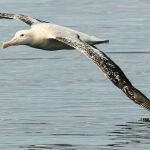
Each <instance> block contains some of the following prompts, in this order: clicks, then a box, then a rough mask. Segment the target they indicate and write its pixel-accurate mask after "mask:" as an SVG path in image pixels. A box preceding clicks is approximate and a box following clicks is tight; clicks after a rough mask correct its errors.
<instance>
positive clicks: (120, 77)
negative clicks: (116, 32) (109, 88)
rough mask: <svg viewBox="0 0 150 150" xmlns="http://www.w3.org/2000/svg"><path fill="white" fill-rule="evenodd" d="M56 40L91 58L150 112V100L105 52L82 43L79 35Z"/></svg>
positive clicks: (115, 83) (115, 82) (128, 94)
mask: <svg viewBox="0 0 150 150" xmlns="http://www.w3.org/2000/svg"><path fill="white" fill-rule="evenodd" d="M56 40H58V41H60V42H63V43H65V44H68V45H69V46H71V47H73V48H76V49H79V50H80V51H81V52H82V53H84V54H85V55H86V56H87V57H88V58H90V59H91V60H92V61H93V62H94V63H95V64H96V65H97V66H98V67H99V68H100V69H101V70H102V71H103V73H104V74H105V75H106V76H107V78H108V79H109V80H110V81H112V83H113V84H114V85H115V86H117V87H118V88H120V89H121V90H122V91H123V92H124V93H125V94H126V95H127V96H128V97H129V98H130V99H131V100H133V101H134V102H135V103H136V104H139V105H140V106H142V107H144V108H146V109H147V110H149V111H150V100H149V99H148V98H147V97H146V96H145V95H144V94H143V93H142V92H140V91H139V90H137V89H136V88H135V87H134V86H133V85H132V84H131V82H130V81H129V80H128V78H127V77H126V76H125V74H124V73H123V71H122V70H121V69H120V67H119V66H118V65H116V64H115V63H114V62H113V61H112V60H111V59H110V58H109V57H108V56H107V55H106V54H105V53H104V52H102V51H100V50H98V49H97V48H94V47H92V46H90V45H89V44H87V43H85V42H83V41H81V39H80V37H79V35H77V36H76V37H74V38H68V37H56Z"/></svg>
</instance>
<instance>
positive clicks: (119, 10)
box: [0, 0, 150, 150]
mask: <svg viewBox="0 0 150 150" xmlns="http://www.w3.org/2000/svg"><path fill="white" fill-rule="evenodd" d="M0 12H11V13H18V14H25V15H29V16H32V17H35V18H38V19H43V20H46V21H50V22H53V23H56V24H59V25H63V26H68V27H71V28H73V29H76V30H79V31H82V32H85V33H88V34H91V35H96V36H98V37H102V38H106V39H109V40H110V43H109V44H103V45H99V46H98V47H99V48H100V49H101V50H103V51H104V52H106V53H107V55H108V56H110V57H111V58H112V59H113V60H114V61H115V62H116V63H117V64H118V65H119V66H120V67H121V68H122V69H123V70H124V72H125V74H126V75H127V76H128V78H129V79H130V80H131V82H132V83H133V84H134V85H135V86H136V87H137V88H139V89H140V90H141V91H142V92H144V93H145V95H147V96H148V97H150V93H149V88H150V82H149V81H150V76H149V74H150V70H149V63H150V59H149V58H150V53H149V52H150V50H149V43H150V38H149V37H150V36H149V33H150V27H149V25H150V19H149V18H150V2H149V1H148V0H142V1H141V0H132V1H130V0H126V1H121V0H114V1H112V0H94V1H93V0H82V1H74V0H63V1H60V0H38V1H34V0H30V1H29V0H26V1H20V0H5V1H4V0H0ZM25 28H29V26H27V25H25V24H23V23H21V22H17V21H13V20H0V41H1V42H2V41H3V40H5V39H10V38H11V37H12V36H13V34H14V33H15V32H16V31H17V30H19V29H25ZM149 116H150V113H149V112H148V111H146V110H144V109H142V108H140V107H139V106H138V105H136V104H134V103H133V102H132V101H131V100H129V99H128V98H127V97H126V96H125V95H124V94H123V93H122V92H121V91H120V90H119V89H117V88H116V87H115V86H114V85H112V83H111V82H110V81H108V79H106V77H105V76H104V75H103V74H102V72H101V71H100V70H99V69H98V68H97V67H96V66H95V64H93V63H92V62H91V61H90V60H88V59H87V58H86V57H85V56H83V55H82V54H81V53H80V52H78V51H77V50H62V51H53V52H49V51H43V50H38V49H33V48H30V47H27V46H17V47H10V48H8V49H4V50H3V49H2V48H0V149H1V150H49V149H52V150H131V149H134V150H143V149H144V150H149V147H150V122H149Z"/></svg>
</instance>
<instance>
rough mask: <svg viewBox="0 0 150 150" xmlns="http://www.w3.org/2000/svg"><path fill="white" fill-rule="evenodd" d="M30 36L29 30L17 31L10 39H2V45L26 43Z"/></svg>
mask: <svg viewBox="0 0 150 150" xmlns="http://www.w3.org/2000/svg"><path fill="white" fill-rule="evenodd" d="M31 37H32V35H31V33H30V32H29V30H21V31H18V32H16V34H15V36H14V37H13V38H12V39H11V40H8V41H4V42H3V44H2V47H3V48H7V47H9V46H16V45H28V44H29V43H30V41H31Z"/></svg>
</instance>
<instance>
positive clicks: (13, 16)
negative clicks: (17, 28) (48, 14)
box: [0, 13, 47, 25]
mask: <svg viewBox="0 0 150 150" xmlns="http://www.w3.org/2000/svg"><path fill="white" fill-rule="evenodd" d="M0 19H15V20H18V21H22V22H24V23H26V24H28V25H32V24H35V23H42V22H45V23H47V22H46V21H41V20H39V19H35V18H31V17H28V16H25V15H21V14H20V15H17V14H11V13H0Z"/></svg>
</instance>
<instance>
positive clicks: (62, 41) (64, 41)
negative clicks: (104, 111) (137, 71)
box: [0, 13, 150, 111]
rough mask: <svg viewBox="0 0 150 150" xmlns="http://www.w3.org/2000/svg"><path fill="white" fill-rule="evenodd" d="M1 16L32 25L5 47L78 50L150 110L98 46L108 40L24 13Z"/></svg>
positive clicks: (140, 95) (17, 34) (114, 82)
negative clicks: (22, 46)
mask: <svg viewBox="0 0 150 150" xmlns="http://www.w3.org/2000/svg"><path fill="white" fill-rule="evenodd" d="M0 19H15V20H18V21H22V22H24V23H26V24H27V25H30V26H31V28H30V29H26V30H21V31H18V32H16V34H15V35H14V37H13V38H12V39H11V40H9V41H4V42H3V44H2V47H3V48H7V47H9V46H16V45H27V46H30V47H34V48H38V49H44V50H50V51H52V50H62V49H78V50H79V51H80V52H81V53H83V54H84V55H85V56H87V57H88V58H89V59H91V60H92V61H93V62H94V63H95V64H96V65H97V66H98V68H99V69H101V70H102V72H103V73H104V75H105V76H106V77H107V78H108V79H109V80H110V81H111V82H112V83H113V84H114V85H115V86H117V87H118V88H119V89H121V90H122V91H123V92H124V93H125V94H126V96H127V97H129V98H130V99H131V100H132V101H133V102H135V103H136V104H138V105H140V106H142V107H143V108H145V109H147V110H148V111H150V100H149V99H148V98H147V97H146V96H145V95H144V94H143V93H142V92H141V91H140V90H138V89H136V88H135V87H134V86H133V85H132V83H131V82H130V81H129V79H128V78H127V77H126V75H125V74H124V72H123V71H122V70H121V68H120V67H119V66H118V65H117V64H116V63H115V62H114V61H112V60H111V59H110V58H109V57H108V56H107V55H106V54H105V53H104V52H103V51H101V50H99V49H98V48H97V47H96V46H95V45H96V44H101V43H108V42H109V41H108V40H106V39H101V38H97V37H95V36H90V35H87V34H85V33H82V32H79V31H76V30H72V29H70V28H68V27H63V26H59V25H56V24H52V23H49V22H47V21H42V20H39V19H35V18H31V17H29V16H25V15H21V14H20V15H17V14H11V13H0Z"/></svg>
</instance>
